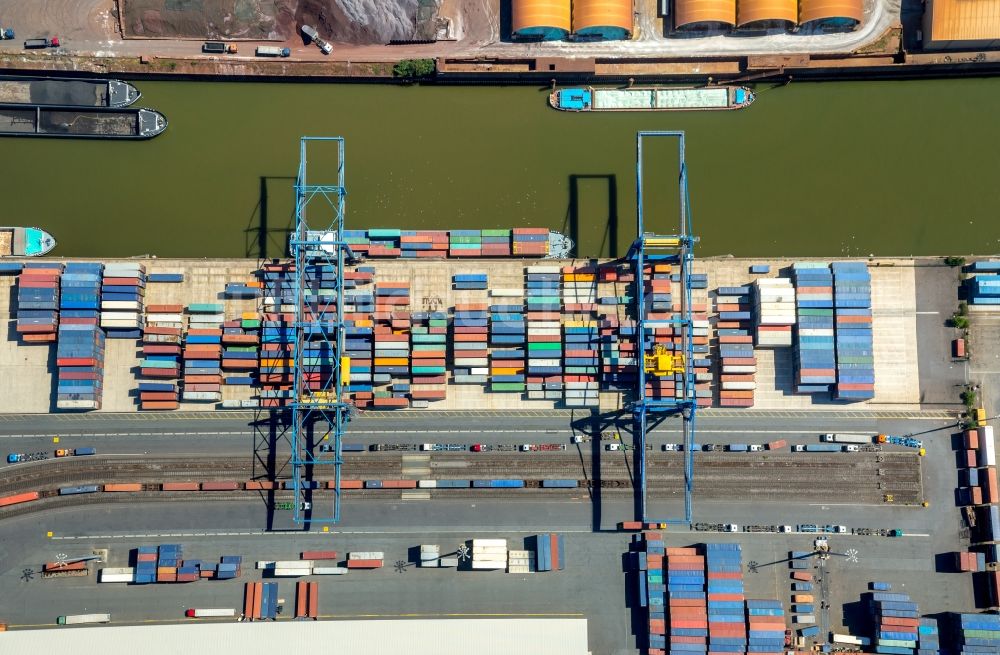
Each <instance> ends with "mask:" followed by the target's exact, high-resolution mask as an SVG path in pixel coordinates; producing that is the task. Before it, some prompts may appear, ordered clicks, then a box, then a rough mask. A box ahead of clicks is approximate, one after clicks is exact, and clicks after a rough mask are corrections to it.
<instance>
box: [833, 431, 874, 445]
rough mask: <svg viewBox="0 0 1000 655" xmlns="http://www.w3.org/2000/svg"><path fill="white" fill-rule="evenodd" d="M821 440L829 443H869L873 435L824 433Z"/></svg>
mask: <svg viewBox="0 0 1000 655" xmlns="http://www.w3.org/2000/svg"><path fill="white" fill-rule="evenodd" d="M820 441H825V442H827V443H856V444H868V443H871V442H872V437H871V435H868V434H842V433H838V434H824V435H821V436H820Z"/></svg>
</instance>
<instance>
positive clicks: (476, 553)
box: [472, 546, 507, 558]
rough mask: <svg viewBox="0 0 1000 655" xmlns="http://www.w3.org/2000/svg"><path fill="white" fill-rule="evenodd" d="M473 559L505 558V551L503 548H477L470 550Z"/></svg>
mask: <svg viewBox="0 0 1000 655" xmlns="http://www.w3.org/2000/svg"><path fill="white" fill-rule="evenodd" d="M472 556H473V557H504V558H506V557H507V549H506V548H504V547H503V546H479V547H478V548H476V547H474V548H473V549H472Z"/></svg>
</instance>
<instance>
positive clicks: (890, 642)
mask: <svg viewBox="0 0 1000 655" xmlns="http://www.w3.org/2000/svg"><path fill="white" fill-rule="evenodd" d="M871 607H872V612H873V614H874V616H875V639H873V640H872V642H873V644H874V646H875V647H876V650H877V651H878V652H880V653H886V652H889V653H896V654H899V655H904V654H906V653H913V652H914V651H916V648H917V629H918V626H919V625H920V613H919V610H918V609H917V604H916V603H914V602H913V601H911V600H910V597H909V595H907V594H901V593H892V592H885V591H876V592H873V593H872V600H871ZM886 649H893V650H886Z"/></svg>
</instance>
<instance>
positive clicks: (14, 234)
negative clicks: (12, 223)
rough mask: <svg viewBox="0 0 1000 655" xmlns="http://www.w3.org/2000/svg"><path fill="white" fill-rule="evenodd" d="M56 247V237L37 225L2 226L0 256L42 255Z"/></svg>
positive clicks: (0, 230)
mask: <svg viewBox="0 0 1000 655" xmlns="http://www.w3.org/2000/svg"><path fill="white" fill-rule="evenodd" d="M55 247H56V240H55V238H53V236H52V235H51V234H49V233H48V232H46V231H45V230H42V229H39V228H37V227H0V257H41V256H43V255H47V254H49V253H50V252H51V251H52V249H53V248H55Z"/></svg>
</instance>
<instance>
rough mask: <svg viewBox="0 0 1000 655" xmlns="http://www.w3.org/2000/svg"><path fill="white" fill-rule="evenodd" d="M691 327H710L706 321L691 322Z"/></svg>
mask: <svg viewBox="0 0 1000 655" xmlns="http://www.w3.org/2000/svg"><path fill="white" fill-rule="evenodd" d="M691 325H692V326H694V327H696V328H707V327H708V326H709V325H710V323H709V322H708V320H702V319H698V320H696V321H691Z"/></svg>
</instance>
